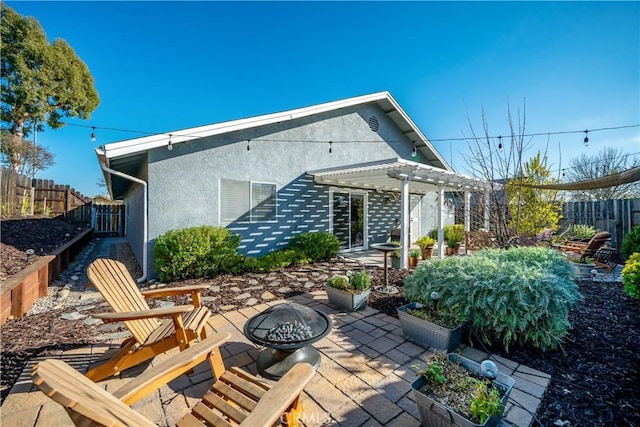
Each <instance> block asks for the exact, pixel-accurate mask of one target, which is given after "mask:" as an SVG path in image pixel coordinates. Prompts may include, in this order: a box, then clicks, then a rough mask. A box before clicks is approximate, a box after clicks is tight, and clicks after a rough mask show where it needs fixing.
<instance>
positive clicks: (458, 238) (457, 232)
mask: <svg viewBox="0 0 640 427" xmlns="http://www.w3.org/2000/svg"><path fill="white" fill-rule="evenodd" d="M442 231H443V233H444V240H445V242H446V243H447V245H448V246H449V247H450V248H454V247H456V245H457V244H458V243H460V242H462V240H463V239H464V225H462V224H448V225H445V226H444V227H443V230H442Z"/></svg>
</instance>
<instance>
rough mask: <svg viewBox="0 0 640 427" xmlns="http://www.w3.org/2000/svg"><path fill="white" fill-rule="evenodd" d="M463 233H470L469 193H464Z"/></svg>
mask: <svg viewBox="0 0 640 427" xmlns="http://www.w3.org/2000/svg"><path fill="white" fill-rule="evenodd" d="M464 231H471V192H470V191H469V190H466V191H465V192H464Z"/></svg>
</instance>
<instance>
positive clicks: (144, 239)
mask: <svg viewBox="0 0 640 427" xmlns="http://www.w3.org/2000/svg"><path fill="white" fill-rule="evenodd" d="M100 167H101V168H102V170H103V171H105V172H108V173H110V174H112V175H116V176H119V177H121V178H124V179H128V180H129V181H133V182H136V183H138V184H140V185H142V188H143V193H144V195H143V199H144V201H143V206H144V209H143V210H144V215H143V222H144V225H143V227H142V229H143V233H142V234H143V235H142V242H143V245H142V277H140V278H138V279H136V281H137V282H138V283H142V282H144V281H145V280H147V238H148V233H147V183H146V182H145V181H143V180H141V179H140V178H136V177H135V176H131V175H127V174H125V173H122V172H119V171H117V170H113V169H111V168H108V167H107V165H105V164H104V162H100Z"/></svg>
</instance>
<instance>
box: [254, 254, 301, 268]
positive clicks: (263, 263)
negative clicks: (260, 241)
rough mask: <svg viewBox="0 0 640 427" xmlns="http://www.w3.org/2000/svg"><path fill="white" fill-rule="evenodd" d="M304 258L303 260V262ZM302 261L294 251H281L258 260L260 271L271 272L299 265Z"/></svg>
mask: <svg viewBox="0 0 640 427" xmlns="http://www.w3.org/2000/svg"><path fill="white" fill-rule="evenodd" d="M303 259H304V258H302V260H303ZM299 260H301V259H300V257H299V255H298V252H296V251H294V250H292V249H279V250H277V251H273V252H270V253H268V254H267V255H264V256H262V257H260V258H258V261H259V265H260V271H263V272H269V271H273V270H277V269H280V268H287V267H290V266H292V265H296V264H298V261H299Z"/></svg>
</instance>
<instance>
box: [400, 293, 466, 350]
mask: <svg viewBox="0 0 640 427" xmlns="http://www.w3.org/2000/svg"><path fill="white" fill-rule="evenodd" d="M423 307H424V306H423V305H422V304H420V303H417V302H412V303H409V304H407V305H403V306H402V307H399V308H398V309H397V310H398V317H399V318H400V326H401V327H402V332H403V333H404V335H405V336H406V337H407V338H409V339H410V340H411V341H413V342H415V343H416V344H418V345H421V346H423V347H431V348H435V349H437V350H447V351H453V350H455V349H456V348H458V346H459V345H460V341H462V333H463V332H464V323H463V324H461V325H460V326H458V327H456V328H455V329H449V328H445V327H443V326H440V325H436V324H435V323H432V322H429V321H428V320H424V319H420V318H418V317H415V316H412V315H410V314H409V313H407V311H408V310H411V309H414V308H423Z"/></svg>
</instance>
